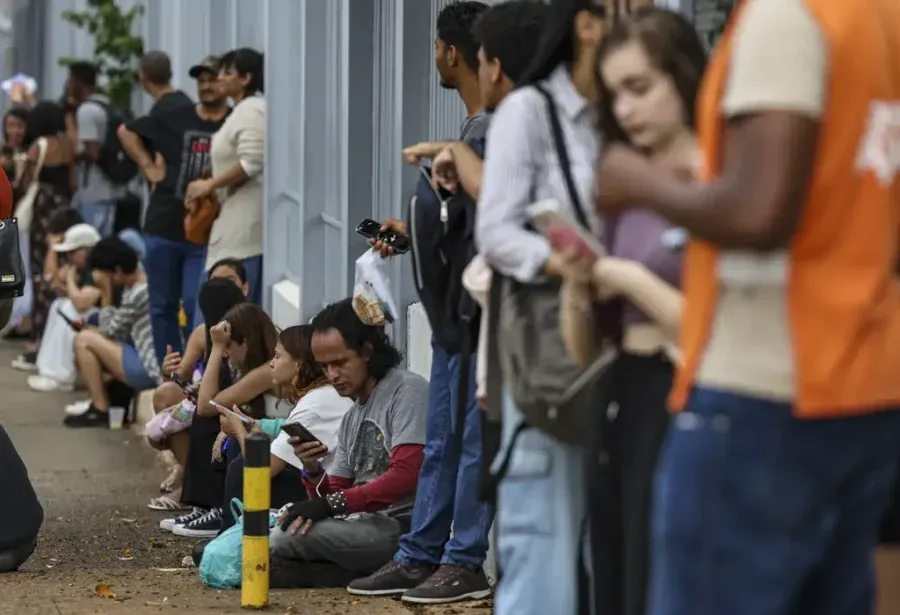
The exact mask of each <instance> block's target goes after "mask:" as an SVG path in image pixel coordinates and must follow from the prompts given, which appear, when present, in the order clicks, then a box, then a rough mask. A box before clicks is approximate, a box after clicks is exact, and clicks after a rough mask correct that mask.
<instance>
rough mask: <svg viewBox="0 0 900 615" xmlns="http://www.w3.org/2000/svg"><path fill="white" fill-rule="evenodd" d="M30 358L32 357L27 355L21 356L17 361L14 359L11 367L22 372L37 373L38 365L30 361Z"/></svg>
mask: <svg viewBox="0 0 900 615" xmlns="http://www.w3.org/2000/svg"><path fill="white" fill-rule="evenodd" d="M29 358H30V357H28V356H27V355H24V354H20V355H19V356H17V357H16V358H15V359H13V360H12V361H11V362H10V364H9V365H10V367H12V368H13V369H17V370H19V371H20V372H36V371H37V365H35V364H34V363H33V362H31V361H29V360H28V359H29Z"/></svg>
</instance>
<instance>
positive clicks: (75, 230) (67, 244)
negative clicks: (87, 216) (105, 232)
mask: <svg viewBox="0 0 900 615" xmlns="http://www.w3.org/2000/svg"><path fill="white" fill-rule="evenodd" d="M98 241H100V233H98V232H97V229H95V228H94V227H93V226H91V225H90V224H85V223H84V222H82V223H81V224H76V225H74V226H72V227H70V228H69V229H68V230H67V231H66V232H65V234H64V235H63V239H62V241H61V242H59V243H58V244H55V245H54V246H53V251H54V252H73V251H75V250H80V249H82V248H88V249H89V248H93V247H94V246H95V245H96V244H97V242H98Z"/></svg>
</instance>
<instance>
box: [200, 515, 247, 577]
mask: <svg viewBox="0 0 900 615" xmlns="http://www.w3.org/2000/svg"><path fill="white" fill-rule="evenodd" d="M231 514H232V515H233V516H234V522H235V523H234V525H232V526H231V527H230V528H228V529H227V530H225V531H224V532H222V533H221V534H219V535H218V536H216V537H215V538H213V539H212V540H211V541H210V543H209V544H208V545H206V548H205V549H204V550H203V559H202V560H200V580H201V581H203V582H204V583H205V584H206V585H207V586H208V587H212V588H214V589H234V588H237V587H240V586H241V557H242V555H243V549H242V541H243V538H244V536H243V534H244V524H243V520H242V517H243V514H244V505H243V504H242V503H241V501H240V500H239V499H237V498H233V499H232V500H231Z"/></svg>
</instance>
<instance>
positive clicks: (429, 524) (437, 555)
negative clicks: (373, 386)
mask: <svg viewBox="0 0 900 615" xmlns="http://www.w3.org/2000/svg"><path fill="white" fill-rule="evenodd" d="M461 362H462V357H461V356H460V355H448V354H447V352H446V351H445V350H444V349H443V348H441V347H440V346H437V345H434V344H432V358H431V380H430V382H429V387H428V421H427V424H426V427H425V456H424V459H423V460H422V469H421V471H420V472H419V484H418V488H417V490H416V504H415V507H414V508H413V517H412V523H411V530H410V532H409V533H408V534H404V535H403V536H402V537H401V538H400V550H399V551H398V552H397V554H396V556H395V559H397V561H400V562H404V563H410V562H418V563H428V564H439V563H440V564H456V565H459V566H481V565H482V564H483V563H484V559H485V557H486V556H487V550H488V532H489V531H490V528H491V521H492V520H493V511H492V510H491V507H490V506H489V505H488V504H487V503H485V502H482V501H480V500H479V498H478V478H479V476H480V472H481V463H482V459H481V457H482V454H481V408H480V407H479V406H478V404H477V403H476V402H475V384H476V383H475V362H476V358H475V356H474V355H473V356H472V357H471V359H470V361H469V370H468V372H469V373H468V384H469V387H468V393H467V398H466V415H465V424H464V425H458V424H457V423H458V422H459V420H458V410H457V408H458V404H459V377H460V366H461ZM459 429H462V430H463V432H462V447H461V450H459V449H457V448H456V444H455V442H454V440H456V437H457V436H456V434H458V433H459V431H458V430H459ZM451 523H452V525H453V536H452V537H451V538H450V540H449V541H448V540H447V536H448V535H449V534H450V525H451Z"/></svg>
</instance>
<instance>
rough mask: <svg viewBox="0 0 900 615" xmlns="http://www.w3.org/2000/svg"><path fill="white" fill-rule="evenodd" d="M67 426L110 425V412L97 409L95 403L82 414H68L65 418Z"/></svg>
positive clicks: (64, 423)
mask: <svg viewBox="0 0 900 615" xmlns="http://www.w3.org/2000/svg"><path fill="white" fill-rule="evenodd" d="M63 425H65V426H66V427H109V412H102V411H100V410H97V408H96V407H95V406H94V404H91V405H90V406H88V409H87V410H85V411H84V412H82V413H81V414H67V415H66V418H64V419H63Z"/></svg>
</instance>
